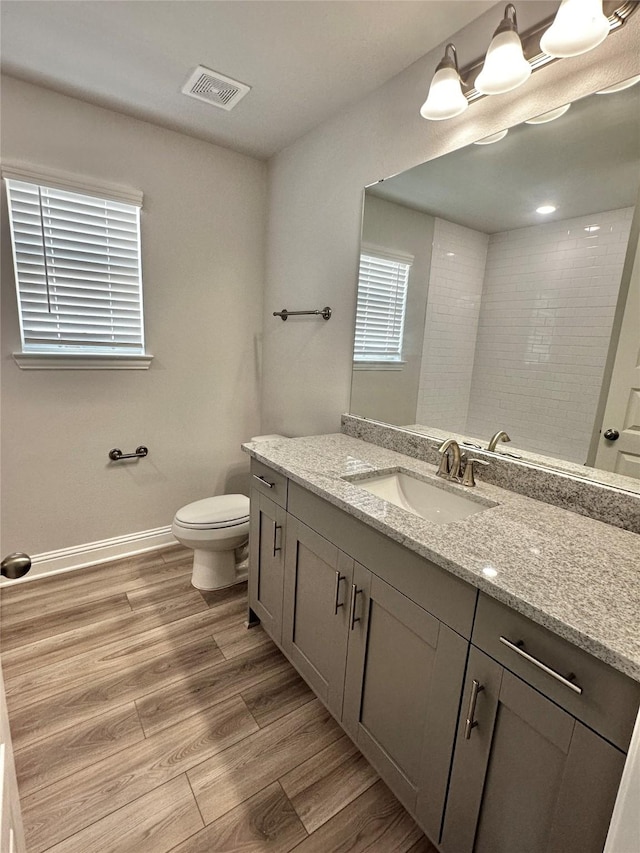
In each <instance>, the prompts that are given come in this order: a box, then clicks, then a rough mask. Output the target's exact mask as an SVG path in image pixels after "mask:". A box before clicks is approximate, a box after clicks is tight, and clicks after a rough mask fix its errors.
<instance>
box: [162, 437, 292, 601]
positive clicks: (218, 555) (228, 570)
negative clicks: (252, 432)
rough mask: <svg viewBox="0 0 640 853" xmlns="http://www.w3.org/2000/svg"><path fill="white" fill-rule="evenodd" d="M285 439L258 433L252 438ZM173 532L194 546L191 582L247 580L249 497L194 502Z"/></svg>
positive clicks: (201, 585)
mask: <svg viewBox="0 0 640 853" xmlns="http://www.w3.org/2000/svg"><path fill="white" fill-rule="evenodd" d="M279 438H284V436H282V435H258V436H255V437H254V438H252V439H251V441H268V440H269V439H272V440H273V439H279ZM171 532H172V533H173V535H174V536H175V538H176V539H177V540H178V542H180V543H181V544H182V545H184V546H185V547H187V548H193V552H194V553H193V574H192V575H191V583H192V584H193V586H195V587H196V588H197V589H202V590H212V589H222V588H223V587H226V586H232V585H233V584H236V583H240V582H241V581H243V580H245V579H246V577H247V572H248V564H249V561H248V559H247V544H248V541H249V498H248V497H247V496H246V495H218V496H216V497H213V498H204V500H200V501H194V503H190V504H187V505H186V506H183V507H182V508H181V509H179V510H178V512H177V513H176V514H175V518H174V519H173V524H172V526H171Z"/></svg>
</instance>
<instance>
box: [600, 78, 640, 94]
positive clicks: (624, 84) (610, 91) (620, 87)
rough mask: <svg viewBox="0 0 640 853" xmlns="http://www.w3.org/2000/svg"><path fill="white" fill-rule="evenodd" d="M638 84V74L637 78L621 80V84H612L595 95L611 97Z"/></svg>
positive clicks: (639, 81) (639, 80) (639, 79)
mask: <svg viewBox="0 0 640 853" xmlns="http://www.w3.org/2000/svg"><path fill="white" fill-rule="evenodd" d="M636 83H640V74H638V76H637V77H630V78H629V79H628V80H623V81H622V83H614V85H613V86H607V88H606V89H600V91H599V92H596V95H612V94H613V93H614V92H622V91H623V90H624V89H630V88H631V87H632V86H635V85H636Z"/></svg>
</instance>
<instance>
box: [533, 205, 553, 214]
mask: <svg viewBox="0 0 640 853" xmlns="http://www.w3.org/2000/svg"><path fill="white" fill-rule="evenodd" d="M556 210H557V208H556V207H554V205H552V204H541V205H540V207H536V213H543V214H546V213H555V212H556Z"/></svg>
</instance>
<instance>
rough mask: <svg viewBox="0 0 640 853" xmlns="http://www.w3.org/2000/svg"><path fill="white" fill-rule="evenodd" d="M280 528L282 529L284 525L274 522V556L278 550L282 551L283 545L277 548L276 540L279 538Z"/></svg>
mask: <svg viewBox="0 0 640 853" xmlns="http://www.w3.org/2000/svg"><path fill="white" fill-rule="evenodd" d="M278 530H282V525H281V524H274V525H273V556H274V557H275V555H276V554H277V553H278V551H282V546H280V547H279V548H276V541H277V539H278Z"/></svg>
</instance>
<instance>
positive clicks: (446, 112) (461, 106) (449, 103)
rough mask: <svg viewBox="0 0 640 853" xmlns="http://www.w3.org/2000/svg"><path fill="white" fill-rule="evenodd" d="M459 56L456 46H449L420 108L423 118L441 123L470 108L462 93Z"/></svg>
mask: <svg viewBox="0 0 640 853" xmlns="http://www.w3.org/2000/svg"><path fill="white" fill-rule="evenodd" d="M461 82H462V81H461V79H460V71H459V70H458V54H457V53H456V47H455V45H454V44H448V45H447V46H446V47H445V49H444V56H443V57H442V59H441V60H440V62H439V63H438V67H437V68H436V73H435V74H434V75H433V80H432V81H431V86H430V87H429V94H428V96H427V100H426V101H425V102H424V104H423V105H422V107H421V108H420V115H421V116H422V118H427V119H431V120H432V121H441V120H442V119H446V118H453V117H454V116H457V115H460V113H462V112H464V111H465V110H466V109H467V107H468V106H469V102H468V101H467V99H466V98H465V96H464V94H463V93H462V85H461Z"/></svg>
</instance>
